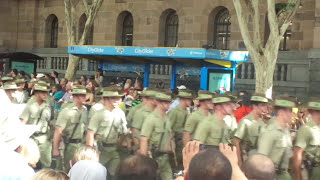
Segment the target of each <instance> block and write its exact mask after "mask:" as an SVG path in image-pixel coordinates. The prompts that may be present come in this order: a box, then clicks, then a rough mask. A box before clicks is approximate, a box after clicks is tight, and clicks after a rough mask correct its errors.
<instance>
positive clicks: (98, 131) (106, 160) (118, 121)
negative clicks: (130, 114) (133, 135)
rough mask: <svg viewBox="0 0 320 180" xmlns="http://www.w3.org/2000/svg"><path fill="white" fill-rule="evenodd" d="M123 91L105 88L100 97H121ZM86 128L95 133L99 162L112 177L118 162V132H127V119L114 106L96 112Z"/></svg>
mask: <svg viewBox="0 0 320 180" xmlns="http://www.w3.org/2000/svg"><path fill="white" fill-rule="evenodd" d="M122 96H123V93H120V92H119V91H116V92H114V91H113V90H112V89H110V90H108V89H105V90H104V91H103V94H102V97H122ZM88 130H91V131H93V132H94V133H95V140H96V141H97V144H98V148H99V150H100V152H101V154H100V163H101V164H103V165H104V166H106V168H107V170H108V174H109V175H111V176H110V178H111V179H112V178H113V176H115V173H116V169H117V167H118V166H119V164H120V155H119V152H118V149H117V142H118V140H119V134H121V133H127V131H128V130H127V121H126V119H125V114H124V112H123V111H122V110H121V109H120V108H118V107H116V108H114V109H113V110H112V111H109V110H107V109H105V108H104V109H103V110H100V111H98V112H96V113H95V114H94V115H93V117H92V118H91V119H90V122H89V126H88Z"/></svg>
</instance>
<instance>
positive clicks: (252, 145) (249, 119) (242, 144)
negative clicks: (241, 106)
mask: <svg viewBox="0 0 320 180" xmlns="http://www.w3.org/2000/svg"><path fill="white" fill-rule="evenodd" d="M250 101H251V105H252V108H253V111H252V112H251V113H250V114H248V115H247V116H246V117H244V118H243V119H242V120H241V122H240V124H239V126H238V129H237V130H236V132H235V135H234V138H233V142H234V145H235V146H236V148H237V154H238V159H239V165H240V167H241V164H242V160H243V157H248V156H249V155H250V154H252V153H254V151H256V150H257V146H258V138H259V134H260V132H261V129H263V128H264V127H265V126H266V124H265V122H264V121H263V119H262V118H263V115H264V114H265V113H267V112H268V109H267V108H268V107H267V103H268V101H269V100H268V99H267V98H266V97H265V96H264V95H262V94H254V95H253V96H252V97H251V99H250Z"/></svg>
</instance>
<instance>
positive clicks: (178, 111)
mask: <svg viewBox="0 0 320 180" xmlns="http://www.w3.org/2000/svg"><path fill="white" fill-rule="evenodd" d="M177 96H178V97H179V101H180V103H179V105H178V106H176V107H175V108H174V109H172V110H171V111H170V112H169V120H170V124H171V129H172V131H173V133H174V140H175V144H176V152H175V154H176V161H177V164H176V165H174V164H175V163H173V164H172V166H173V167H174V166H176V168H175V170H176V171H180V170H183V163H182V149H183V147H184V146H183V142H182V138H183V129H184V125H185V123H186V120H187V117H188V110H187V108H188V107H190V106H191V102H192V99H193V94H192V91H191V90H187V89H186V90H179V92H178V95H177ZM171 162H174V161H171Z"/></svg>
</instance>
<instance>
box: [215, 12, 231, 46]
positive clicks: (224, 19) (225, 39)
mask: <svg viewBox="0 0 320 180" xmlns="http://www.w3.org/2000/svg"><path fill="white" fill-rule="evenodd" d="M230 33H231V16H230V13H229V11H228V9H227V8H223V9H221V10H220V11H219V12H218V13H217V15H216V18H215V21H214V36H213V37H214V45H215V48H216V49H229V45H230Z"/></svg>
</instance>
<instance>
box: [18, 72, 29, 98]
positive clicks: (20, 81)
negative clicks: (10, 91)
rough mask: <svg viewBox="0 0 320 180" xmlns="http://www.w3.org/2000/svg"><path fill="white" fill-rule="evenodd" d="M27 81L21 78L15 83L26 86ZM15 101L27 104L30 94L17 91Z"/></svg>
mask: <svg viewBox="0 0 320 180" xmlns="http://www.w3.org/2000/svg"><path fill="white" fill-rule="evenodd" d="M25 82H26V80H25V79H24V78H23V77H20V78H18V79H16V80H15V83H16V84H17V85H18V86H19V85H20V84H24V83H25ZM15 99H16V100H17V103H18V104H26V103H27V101H28V100H29V94H28V92H27V91H25V90H23V91H16V92H15Z"/></svg>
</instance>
